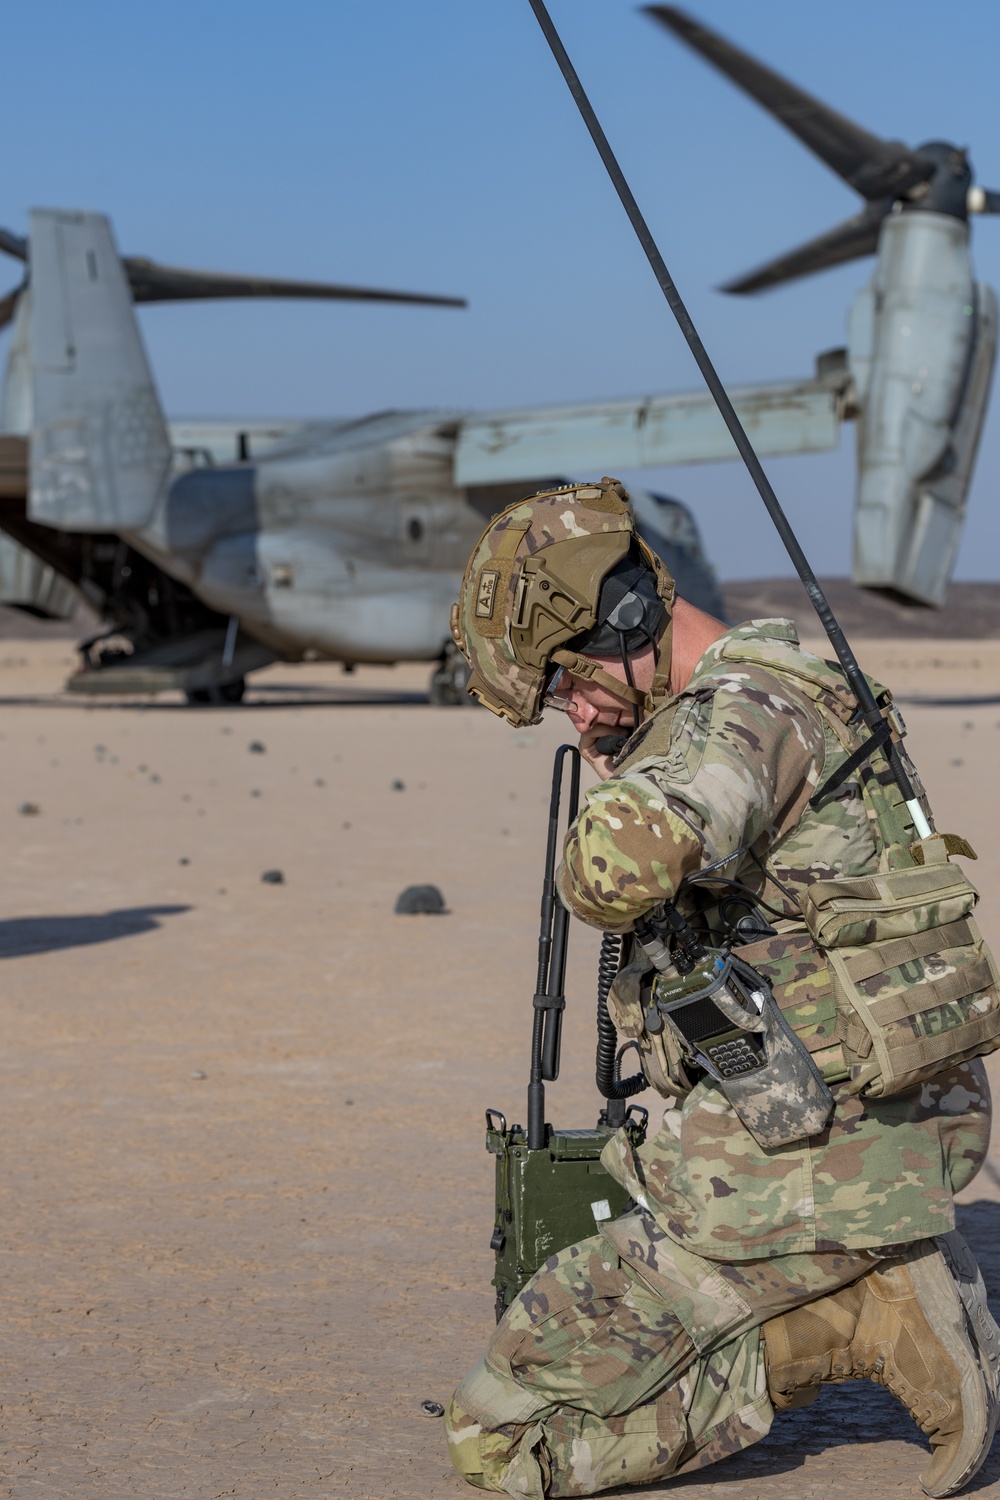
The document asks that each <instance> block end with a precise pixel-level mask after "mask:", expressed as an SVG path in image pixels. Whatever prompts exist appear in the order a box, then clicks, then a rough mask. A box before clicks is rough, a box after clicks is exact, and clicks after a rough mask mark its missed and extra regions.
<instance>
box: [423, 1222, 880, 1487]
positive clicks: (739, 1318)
mask: <svg viewBox="0 0 1000 1500" xmlns="http://www.w3.org/2000/svg"><path fill="white" fill-rule="evenodd" d="M883 1253H884V1252H883ZM880 1258H881V1257H880V1255H878V1254H877V1253H875V1252H871V1251H850V1252H840V1253H836V1254H833V1253H831V1254H814V1255H805V1254H802V1255H786V1256H778V1257H775V1258H773V1259H771V1260H766V1261H747V1262H742V1263H740V1264H738V1265H725V1264H722V1263H720V1262H716V1261H708V1260H705V1259H703V1258H702V1257H701V1256H698V1255H695V1254H693V1253H692V1252H691V1251H688V1250H684V1249H682V1247H681V1246H679V1245H678V1244H676V1242H674V1241H672V1240H670V1239H669V1238H668V1237H667V1236H666V1235H664V1234H663V1232H662V1231H661V1230H660V1229H659V1228H658V1227H657V1225H656V1223H655V1221H654V1220H653V1219H652V1218H651V1217H650V1216H648V1215H646V1214H643V1213H634V1214H629V1215H627V1216H626V1217H625V1218H623V1219H618V1220H615V1221H614V1222H613V1223H610V1224H608V1225H606V1226H605V1227H604V1230H603V1232H602V1234H600V1235H595V1236H593V1237H592V1238H591V1239H587V1240H583V1241H582V1242H581V1243H580V1244H578V1245H572V1246H570V1248H569V1249H568V1250H564V1251H562V1252H561V1253H560V1254H559V1255H555V1256H552V1257H551V1259H550V1260H548V1261H547V1262H546V1263H545V1265H544V1266H543V1267H542V1269H541V1270H540V1271H539V1272H538V1273H537V1274H536V1275H535V1276H534V1277H533V1279H532V1280H531V1281H530V1282H529V1283H528V1285H527V1286H526V1287H525V1288H524V1290H523V1291H522V1292H521V1294H520V1296H519V1297H517V1298H516V1299H515V1301H514V1302H513V1303H512V1305H511V1306H510V1307H509V1308H508V1309H507V1312H506V1313H505V1315H504V1317H503V1319H502V1320H501V1322H500V1324H499V1325H498V1327H497V1330H496V1332H495V1334H494V1335H493V1338H492V1339H491V1341H490V1344H489V1347H488V1349H487V1351H486V1356H485V1358H484V1359H483V1360H481V1361H480V1362H479V1364H477V1365H476V1366H475V1367H474V1368H473V1369H472V1370H471V1371H470V1372H469V1374H468V1375H467V1376H466V1378H465V1379H464V1380H463V1381H462V1383H461V1385H460V1386H459V1387H458V1390H457V1391H456V1392H455V1395H454V1396H453V1397H452V1400H451V1404H450V1406H449V1408H448V1411H447V1413H446V1415H445V1425H446V1428H447V1433H448V1441H449V1449H450V1453H451V1459H452V1462H453V1464H454V1465H455V1467H456V1469H457V1470H458V1472H459V1473H460V1474H462V1475H463V1476H464V1477H465V1478H466V1479H467V1480H468V1481H469V1482H470V1483H471V1484H474V1485H477V1486H478V1487H479V1488H480V1489H487V1490H501V1491H504V1492H506V1493H507V1494H509V1495H516V1496H524V1497H528V1500H543V1497H546V1496H559V1495H592V1494H595V1493H596V1492H597V1491H599V1490H604V1489H609V1488H611V1487H612V1486H616V1485H628V1484H648V1483H651V1482H652V1481H654V1480H660V1479H666V1478H668V1477H669V1476H670V1475H672V1474H676V1473H677V1472H678V1471H679V1470H681V1469H696V1468H701V1467H703V1466H704V1465H706V1464H710V1463H714V1462H716V1461H717V1460H718V1459H720V1458H725V1457H726V1456H727V1455H728V1454H731V1453H735V1452H738V1451H739V1450H740V1449H742V1448H748V1447H749V1446H750V1445H751V1444H752V1443H755V1442H758V1441H759V1439H760V1438H762V1437H765V1436H766V1435H767V1433H768V1431H769V1429H770V1426H771V1421H772V1418H773V1415H774V1412H773V1408H772V1406H771V1402H770V1400H769V1398H768V1393H767V1381H766V1377H765V1369H764V1356H763V1347H762V1341H761V1334H760V1325H761V1324H763V1323H765V1322H766V1321H767V1320H768V1319H769V1318H772V1317H775V1316H776V1315H777V1314H778V1313H781V1312H787V1311H788V1310H789V1309H790V1308H792V1307H795V1306H798V1305H799V1304H801V1303H804V1302H810V1301H813V1300H815V1299H816V1298H817V1297H822V1296H825V1295H826V1294H827V1293H829V1292H831V1291H835V1290H836V1289H837V1288H839V1287H841V1286H846V1285H848V1284H849V1283H850V1282H852V1281H856V1280H857V1279H858V1278H859V1277H860V1276H863V1275H864V1274H865V1272H866V1271H868V1270H870V1269H871V1267H872V1265H873V1264H874V1263H875V1261H876V1260H878V1259H880Z"/></svg>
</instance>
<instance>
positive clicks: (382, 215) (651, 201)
mask: <svg viewBox="0 0 1000 1500" xmlns="http://www.w3.org/2000/svg"><path fill="white" fill-rule="evenodd" d="M551 3H552V11H553V15H554V17H555V19H556V22H557V24H558V25H559V26H560V28H561V30H562V32H563V36H564V39H565V41H566V43H567V46H568V47H569V49H570V52H571V55H572V56H573V57H574V60H575V62H576V64H577V67H578V69H579V71H580V73H581V75H582V77H583V78H584V81H585V83H586V85H587V87H588V89H589V90H590V92H591V96H592V98H593V100H594V102H595V104H596V105H597V107H598V110H599V112H600V114H601V116H602V118H603V121H604V124H605V128H606V129H607V132H608V134H609V136H610V137H611V140H612V143H613V144H614V146H615V147H616V149H617V151H618V153H619V156H620V158H621V160H622V163H623V165H624V166H625V169H626V172H627V173H628V175H629V176H630V178H631V180H632V185H633V188H634V189H635V192H636V194H637V196H638V198H639V200H640V202H641V203H642V205H643V207H644V209H645V211H646V214H647V217H648V218H649V220H650V222H651V224H652V226H653V228H654V230H655V232H656V234H657V235H658V237H659V239H660V243H661V247H662V249H663V251H664V254H665V256H666V258H667V261H668V263H669V264H670V266H671V269H672V271H673V274H674V276H675V278H676V279H677V281H678V283H679V285H680V287H681V290H682V292H683V294H684V296H685V298H686V299H687V301H688V303H689V306H690V307H691V309H692V311H693V313H694V315H695V317H696V319H697V320H698V322H699V324H700V327H701V329H702V333H703V336H704V338H705V340H706V342H707V343H708V346H709V349H710V351H711V352H712V354H713V356H714V358H715V360H716V362H717V364H718V365H719V368H720V369H721V371H722V373H723V375H724V376H725V378H727V379H728V380H730V381H732V382H746V381H752V380H758V379H766V378H772V377H773V378H778V377H783V376H794V375H804V374H807V373H808V372H809V371H810V370H811V369H812V364H813V358H814V355H815V353H816V352H817V351H818V350H821V349H825V348H829V347H831V346H833V345H836V344H839V343H842V342H843V340H844V318H845V314H846V311H847V307H848V303H849V301H850V298H851V297H852V295H853V294H854V292H855V291H856V289H857V288H858V287H859V286H860V285H861V284H862V283H863V281H864V280H865V279H866V277H867V276H868V275H869V274H870V268H871V262H859V263H856V264H855V265H853V266H849V267H845V268H842V269H840V270H837V271H834V272H828V273H826V274H825V275H823V276H820V277H817V278H814V279H813V280H812V281H809V282H804V283H800V284H797V285H795V286H792V287H789V288H787V289H785V290H783V291H779V292H776V293H772V294H771V295H769V296H765V297H760V298H755V299H754V298H751V299H745V300H741V299H735V298H728V297H724V296H722V295H720V294H719V293H717V292H715V291H714V290H713V287H714V286H715V285H717V284H718V283H719V282H720V281H722V280H724V279H726V278H727V277H729V276H731V275H733V274H734V273H736V272H738V271H740V270H742V269H744V268H746V267H749V266H752V265H754V264H756V263H757V262H758V261H760V260H762V259H764V258H767V257H770V256H771V255H772V254H774V253H776V252H778V251H781V250H783V249H785V248H786V247H789V246H791V245H793V244H796V243H798V242H799V241H801V240H803V239H805V238H807V237H809V236H810V235H812V234H814V233H816V232H818V231H820V230H822V229H824V228H826V227H827V226H829V225H831V224H833V223H834V222H835V221H837V220H838V219H841V218H843V217H845V216H846V215H847V214H848V213H850V212H851V211H852V210H853V208H854V206H855V205H856V203H857V201H858V200H857V199H856V198H855V196H854V195H853V194H852V193H851V192H850V191H849V190H848V189H847V188H846V187H845V186H844V185H843V184H841V183H840V182H839V181H838V180H837V179H836V178H835V177H834V176H833V175H832V174H831V173H830V172H829V171H828V170H827V169H826V168H825V167H823V166H822V165H821V164H820V163H819V162H818V161H816V160H815V159H814V158H813V157H812V156H811V155H810V154H809V153H807V152H806V151H805V150H804V149H803V148H802V147H801V146H800V145H799V144H798V143H797V142H796V141H794V140H793V139H792V138H791V137H790V136H788V135H787V134H786V133H785V132H784V131H783V130H782V129H781V128H780V127H779V126H778V125H777V124H775V123H774V122H773V121H771V120H770V119H769V118H768V117H767V116H766V115H765V114H764V113H763V112H762V111H761V110H760V109H759V108H758V107H757V106H756V105H754V104H753V103H752V102H751V101H749V100H747V99H745V98H744V97H743V96H742V95H741V94H740V93H738V91H737V90H736V89H734V88H733V87H732V86H731V85H730V84H729V83H727V82H726V80H725V79H723V78H722V77H721V76H719V75H716V74H715V73H714V72H712V71H711V70H710V69H709V68H708V67H707V66H706V65H705V64H703V63H702V62H701V61H700V60H699V59H698V58H696V57H695V56H694V55H693V54H691V53H689V52H688V51H687V50H686V49H684V48H682V47H681V46H680V44H678V43H676V42H675V41H673V39H672V38H670V37H669V36H668V35H667V33H666V32H664V31H662V30H661V29H660V28H658V27H655V26H654V25H653V24H652V23H651V22H650V21H649V20H648V19H647V18H646V17H645V16H643V15H641V14H640V13H639V12H638V11H637V10H636V9H635V7H634V6H633V5H632V4H628V3H624V0H551ZM690 8H691V9H692V10H694V11H695V13H696V14H698V15H699V16H701V17H702V18H703V19H705V20H707V21H708V22H710V23H711V24H713V25H715V26H716V27H718V28H719V29H721V30H722V31H724V32H726V33H728V34H729V35H731V36H732V37H733V38H734V39H735V40H736V41H738V42H739V43H740V44H741V45H743V46H746V47H748V48H749V49H750V50H751V51H754V52H756V53H757V54H758V55H759V56H760V57H762V58H763V59H765V60H767V61H769V62H770V63H771V64H772V65H773V66H775V67H777V68H778V69H780V70H781V71H783V72H785V73H786V74H788V75H789V76H791V77H792V78H794V79H795V80H796V81H798V82H799V83H801V84H802V85H803V86H804V87H806V88H808V89H810V90H812V91H813V92H815V93H817V94H818V95H819V96H820V97H821V98H824V99H826V100H827V101H828V102H830V103H831V104H833V105H835V106H836V107H837V108H839V109H841V110H842V111H843V112H845V113H847V114H849V115H851V116H853V117H854V118H856V119H857V120H858V121H859V122H860V123H862V124H864V125H866V126H868V127H869V128H870V129H872V130H874V131H876V132H878V133H879V134H881V135H884V136H890V137H892V136H895V137H898V138H901V139H903V140H906V141H909V142H914V143H916V142H919V141H921V140H926V139H928V138H932V137H935V136H938V137H940V136H943V137H945V138H948V139H952V140H954V141H956V142H958V143H959V144H963V145H968V146H969V147H970V148H971V151H972V159H973V163H974V166H975V168H976V171H977V177H978V180H979V181H980V182H981V183H982V184H984V185H986V186H989V187H996V188H1000V129H998V126H1000V118H998V111H997V103H996V100H997V58H998V57H1000V5H997V4H996V3H995V0H951V3H950V4H949V5H948V6H944V5H942V4H941V3H939V0H937V3H930V0H905V3H904V0H840V3H839V4H838V5H837V6H836V7H835V8H831V7H829V6H823V5H819V4H803V3H802V0H767V3H766V4H756V5H749V4H747V3H746V0H697V3H692V4H691V6H690ZM4 43H5V45H4V58H5V67H4V104H5V112H6V117H7V120H8V132H7V139H8V149H7V153H6V157H5V163H4V183H5V193H4V202H3V205H2V207H0V223H5V224H6V225H8V226H9V227H10V228H12V229H14V230H17V231H19V232H23V231H24V229H25V227H26V215H27V210H28V209H29V207H31V206H32V205H41V206H51V207H66V208H81V207H82V208H92V209H100V210H103V211H105V212H107V213H109V214H110V215H111V216H112V218H113V221H114V224H115V228H116V232H117V235H118V241H119V244H120V246H121V248H122V249H123V250H124V251H126V252H129V253H133V254H144V255H149V256H152V257H153V258H155V259H159V260H163V261H166V262H168V263H173V264H179V265H191V266H205V267H211V268H215V269H220V270H227V269H228V270H236V271H258V272H270V273H272V274H275V275H285V276H302V277H310V278H328V279H333V280H342V281H355V282H359V283H370V284H372V285H375V286H379V285H382V286H389V287H400V288H411V289H414V290H423V291H442V292H449V293H457V294H461V295H464V296H467V297H468V298H469V300H470V304H471V305H470V308H469V310H468V311H466V312H459V311H451V310H446V309H441V310H435V309H427V308H404V307H384V308H373V307H366V306H363V305H357V306H352V305H346V304H343V305H338V304H330V305H317V306H309V305H294V304H281V303H270V304H257V305H253V304H246V303H235V304H230V305H228V306H227V305H220V306H213V305H211V304H206V305H201V306H197V305H195V306H175V307H154V308H150V309H147V310H145V311H144V312H143V314H142V322H143V328H144V330H145V334H146V337H147V340H148V344H149V348H150V351H151V355H152V359H153V364H154V369H155V372H156V376H157V379H158V381H159V385H160V389H161V391H162V394H163V398H164V401H165V404H166V406H167V409H168V411H170V412H171V413H173V414H184V415H206V416H208V415H226V414H234V415H235V414H241V415H254V414H260V415H271V414H279V413H280V414H285V413H287V414H291V415H317V416H318V415H326V414H330V415H334V414H336V415H340V414H348V413H357V412H363V411H367V410H373V409H377V408H382V407H388V406H397V407H412V406H420V407H437V406H444V407H449V408H453V407H461V408H470V407H476V408H487V407H490V406H510V405H521V404H527V403H531V402H536V401H537V402H558V401H571V400H575V399H577V398H591V397H603V396H608V397H611V396H621V395H631V394H636V393H639V392H653V391H669V390H672V389H690V388H692V387H694V386H695V385H696V384H697V379H696V372H695V371H694V369H693V366H692V364H691V361H690V356H689V355H688V354H687V351H686V349H685V348H684V347H683V345H682V343H681V340H680V337H679V335H678V334H677V332H676V331H675V329H674V327H673V325H672V321H671V320H670V318H669V316H668V313H667V311H666V308H665V305H664V304H663V303H662V299H661V298H660V294H659V292H658V291H657V289H656V286H655V284H654V282H653V280H652V277H651V275H650V273H649V271H648V268H647V267H646V264H645V262H644V260H643V259H642V257H641V254H640V252H639V250H638V247H637V246H636V245H635V243H634V241H633V239H632V237H631V231H630V230H629V229H628V226H627V224H626V222H625V219H624V216H623V214H622V212H621V209H620V207H619V205H618V203H617V200H616V199H615V198H614V197H613V195H612V191H611V189H610V186H609V184H608V183H607V181H606V179H605V177H604V173H603V169H602V168H601V166H600V164H599V162H598V160H597V157H596V154H595V153H594V150H593V147H592V146H591V144H590V142H589V139H588V138H587V137H586V136H585V134H584V131H583V127H582V125H581V122H580V120H579V118H578V116H577V115H576V112H575V109H574V107H573V106H572V103H571V101H570V99H569V96H568V94H567V92H566V89H565V86H564V85H563V83H562V81H561V79H560V78H559V76H558V74H557V73H556V71H555V67H554V64H553V63H552V60H551V58H550V56H549V54H548V51H547V49H546V47H545V45H544V42H543V40H542V37H541V34H540V33H539V31H538V29H537V25H536V23H535V21H534V18H533V17H532V14H531V12H530V9H529V7H528V4H527V0H425V3H422V4H417V3H413V0H405V3H404V0H384V3H378V0H325V3H319V0H286V3H285V4H283V5H281V6H280V7H279V6H278V5H276V4H270V5H263V4H260V3H259V0H242V3H235V0H197V3H195V0H172V3H171V5H169V6H156V5H151V4H136V3H135V0H130V3H125V0H88V3H87V4H86V5H81V4H79V3H75V0H74V3H70V0H58V3H57V0H34V3H33V4H32V5H30V6H27V5H21V6H16V7H10V8H9V10H8V12H7V14H6V15H5V18H4ZM974 240H975V246H974V248H975V259H976V264H977V268H978V272H979V275H980V277H981V278H982V279H984V280H986V281H989V282H992V283H993V284H994V285H1000V218H998V219H991V220H990V219H985V220H981V221H979V222H978V223H977V224H976V226H975V229H974ZM10 271H11V276H10V281H11V284H12V283H13V282H14V280H15V279H16V275H17V268H16V266H15V264H14V263H13V262H11V263H10ZM2 285H3V284H2V283H0V286H2ZM769 467H770V472H771V476H772V479H773V480H774V482H775V485H776V487H777V488H778V490H779V493H780V494H781V495H782V497H783V499H784V500H785V502H786V504H787V506H788V509H789V511H790V513H791V514H792V516H793V518H794V520H795V521H796V523H797V524H798V525H799V526H800V527H801V532H802V536H803V540H804V541H805V543H806V544H807V546H808V548H809V550H810V551H811V553H812V555H813V558H814V561H815V565H816V567H817V569H818V570H819V571H822V572H831V573H843V572H846V571H847V568H848V556H849V551H848V537H849V518H850V508H851V500H852V494H853V438H852V435H851V432H850V430H848V431H847V432H846V433H845V435H844V438H843V440H842V443H841V448H840V450H839V451H838V452H837V453H836V454H833V455H828V456H827V455H823V456H818V457H811V458H800V459H786V460H783V461H778V462H772V463H771V465H770V466H769ZM637 477H638V476H637ZM645 482H646V483H653V484H654V487H655V486H656V485H657V484H658V486H659V487H660V488H662V489H665V490H666V491H667V492H669V493H674V494H677V495H678V496H680V497H681V498H682V499H685V500H687V501H688V502H690V503H691V504H692V505H693V507H694V509H695V511H696V514H697V515H698V518H699V521H700V523H701V525H702V528H703V530H704V533H705V536H706V541H707V544H708V547H709V550H710V552H711V554H712V556H713V557H714V559H715V561H716V563H717V565H718V567H719V569H720V572H721V573H722V574H723V576H725V577H731V578H735V577H749V576H754V575H759V574H767V573H779V572H780V573H785V572H788V571H790V570H789V568H788V565H787V564H786V563H785V561H784V558H783V554H782V552H781V549H780V547H779V545H778V544H777V542H775V541H774V540H773V539H772V537H771V535H770V532H769V528H768V523H767V521H766V519H765V518H763V517H762V515H761V514H760V512H759V508H758V505H757V503H756V502H755V500H754V498H753V496H752V493H751V491H750V488H749V482H748V481H747V480H746V479H745V478H744V477H743V475H742V474H741V473H740V471H739V470H738V469H737V466H736V465H719V466H712V467H693V468H689V469H686V470H673V471H671V472H669V473H663V474H656V475H653V474H647V475H646V476H645ZM998 482H1000V392H998V393H997V397H996V399H995V400H994V406H993V411H992V414H991V416H990V418H989V421H988V426H987V432H986V436H985V439H984V444H983V449H982V451H981V455H980V460H979V467H978V471H977V475H976V478H975V481H974V486H973V493H972V501H971V513H970V518H969V522H968V525H967V528H966V534H965V540H964V544H963V548H962V553H961V558H960V562H959V570H958V576H960V577H965V578H984V577H990V578H997V577H1000V507H998V505H997V489H998Z"/></svg>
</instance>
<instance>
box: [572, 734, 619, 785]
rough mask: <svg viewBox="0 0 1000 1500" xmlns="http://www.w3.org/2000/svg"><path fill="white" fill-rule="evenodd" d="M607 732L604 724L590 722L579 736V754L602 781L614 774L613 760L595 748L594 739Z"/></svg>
mask: <svg viewBox="0 0 1000 1500" xmlns="http://www.w3.org/2000/svg"><path fill="white" fill-rule="evenodd" d="M608 732H609V731H608V726H607V725H606V724H592V725H591V726H590V728H589V729H585V730H584V732H583V734H581V736H580V754H581V755H582V756H583V758H584V760H585V761H586V762H587V763H588V765H591V766H593V768H594V770H595V771H596V772H597V774H598V776H600V777H601V779H602V780H604V781H607V779H608V777H609V776H613V775H614V761H613V760H612V758H611V756H610V755H602V754H601V753H600V751H599V750H595V749H594V741H595V740H599V739H601V738H602V737H603V736H604V735H606V734H607V733H608Z"/></svg>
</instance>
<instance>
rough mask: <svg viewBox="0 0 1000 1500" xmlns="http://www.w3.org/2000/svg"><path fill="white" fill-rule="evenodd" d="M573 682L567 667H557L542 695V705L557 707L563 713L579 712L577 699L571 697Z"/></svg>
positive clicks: (544, 706)
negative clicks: (570, 691)
mask: <svg viewBox="0 0 1000 1500" xmlns="http://www.w3.org/2000/svg"><path fill="white" fill-rule="evenodd" d="M571 682H572V678H571V676H570V674H569V672H567V670H566V668H565V667H557V668H556V670H555V671H554V672H553V674H552V676H551V677H550V678H549V682H548V686H547V687H546V689H545V692H544V693H543V695H542V707H543V708H557V709H558V710H559V712H560V713H563V714H569V713H577V712H578V709H577V705H576V700H575V699H574V698H570V697H569V689H570V683H571Z"/></svg>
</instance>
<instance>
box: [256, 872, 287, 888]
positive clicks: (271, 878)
mask: <svg viewBox="0 0 1000 1500" xmlns="http://www.w3.org/2000/svg"><path fill="white" fill-rule="evenodd" d="M260 878H261V880H262V881H263V882H264V884H265V885H284V883H285V872H284V870H265V871H264V873H263V875H262V876H261V877H260Z"/></svg>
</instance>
